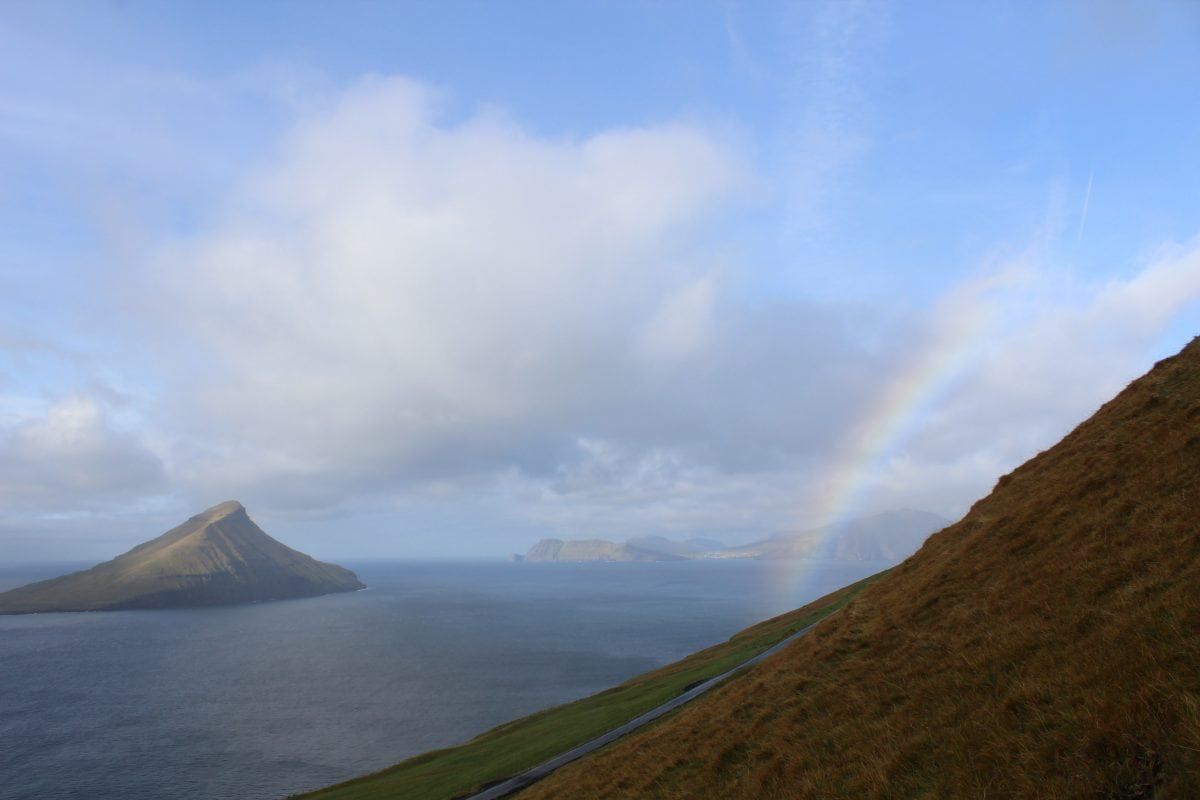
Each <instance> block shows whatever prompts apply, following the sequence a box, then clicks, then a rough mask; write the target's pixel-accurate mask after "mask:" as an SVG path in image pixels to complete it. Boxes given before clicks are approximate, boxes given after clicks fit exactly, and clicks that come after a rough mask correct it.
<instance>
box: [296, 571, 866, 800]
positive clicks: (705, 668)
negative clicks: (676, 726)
mask: <svg viewBox="0 0 1200 800" xmlns="http://www.w3.org/2000/svg"><path fill="white" fill-rule="evenodd" d="M876 577H878V576H876ZM875 579H876V578H875V577H873V578H867V579H866V580H864V581H859V582H858V583H855V584H852V585H851V586H847V587H845V588H843V589H839V590H838V591H836V592H833V593H831V594H828V595H826V596H825V597H822V598H821V599H819V600H815V601H813V602H812V603H809V604H808V605H806V606H804V607H803V608H800V609H797V610H796V611H791V612H788V613H787V614H783V615H781V616H778V617H775V618H774V619H769V620H767V621H766V622H761V623H759V624H758V625H755V626H753V627H751V628H747V629H746V630H744V631H742V632H741V633H738V634H736V635H735V636H733V637H732V638H730V639H729V640H728V641H727V642H724V643H722V644H719V645H716V646H714V647H710V648H708V649H707V650H702V651H700V652H699V653H694V654H693V655H690V656H688V657H687V658H685V659H683V660H682V661H678V662H676V663H674V664H669V665H667V666H665V667H663V668H661V669H658V670H655V671H654V672H650V673H647V674H645V675H640V676H638V677H636V678H634V679H632V680H630V681H627V682H626V683H623V684H621V685H620V686H617V687H615V688H612V689H609V690H608V691H605V692H601V693H600V694H597V695H593V696H591V697H587V698H584V699H583V700H579V701H576V702H574V703H568V704H567V705H564V706H558V707H556V708H551V709H548V710H546V711H542V712H540V713H538V714H534V715H532V716H529V717H525V718H523V719H519V720H516V721H515V722H510V723H507V724H505V725H501V726H500V727H498V728H495V729H493V730H490V731H488V732H487V733H484V734H482V735H480V736H478V737H476V738H475V739H472V740H471V741H470V742H467V743H466V744H463V745H460V746H458V747H451V748H448V749H445V750H437V751H434V752H432V753H425V754H424V755H420V756H417V757H416V758H411V759H409V760H408V761H404V762H402V763H400V764H397V765H396V766H394V767H390V768H388V769H386V770H383V771H382V772H377V773H375V774H373V775H367V776H365V777H362V778H358V779H356V780H353V781H349V782H347V783H343V784H339V785H337V786H332V787H330V788H328V789H323V790H321V791H319V792H314V793H312V794H309V795H304V797H306V798H320V799H321V800H383V798H398V797H402V798H405V800H449V799H450V798H453V797H459V796H462V795H465V794H468V793H470V792H473V791H475V790H477V789H479V788H481V787H482V786H484V785H485V784H489V783H491V782H493V781H497V780H500V779H502V778H507V777H510V776H512V775H517V774H519V773H521V772H523V771H525V770H526V769H529V768H530V767H533V766H536V765H537V764H540V763H542V762H543V761H545V760H547V759H549V758H551V757H552V756H556V755H558V754H559V753H561V752H563V751H565V750H569V749H571V748H572V747H574V746H575V745H578V744H582V743H583V742H586V741H588V740H590V739H593V738H595V737H596V736H599V735H600V734H602V733H604V732H606V731H609V730H611V729H613V728H615V727H617V726H618V725H620V724H621V723H623V722H626V721H628V720H630V719H633V718H634V717H636V716H638V715H639V714H641V713H642V712H644V711H648V710H650V709H651V708H654V707H655V706H658V705H661V704H662V703H664V702H666V701H667V700H669V699H671V698H672V697H676V696H677V695H679V694H681V693H683V691H684V690H685V689H686V688H688V687H690V686H692V685H693V684H696V683H699V682H701V681H703V680H706V679H708V678H711V677H713V676H714V675H720V674H721V673H722V672H725V671H726V670H728V669H731V668H733V667H735V666H737V665H738V664H740V663H742V662H743V661H745V660H746V659H748V658H750V657H752V656H754V655H757V654H758V653H761V652H762V651H763V650H766V649H767V648H768V647H770V646H771V645H773V644H775V643H776V642H778V641H780V640H781V639H784V638H786V637H787V636H789V635H791V634H792V633H794V632H795V631H798V630H800V629H801V628H803V627H805V626H807V625H810V624H812V623H813V622H816V621H817V620H819V619H823V618H824V617H826V616H828V615H829V614H831V613H833V612H834V611H836V610H837V609H839V608H841V607H842V606H843V605H845V604H846V603H847V602H848V601H849V600H850V598H851V597H853V596H854V595H855V594H857V593H858V592H859V591H861V590H862V588H863V587H864V586H866V585H867V584H868V583H870V582H871V581H873V580H875Z"/></svg>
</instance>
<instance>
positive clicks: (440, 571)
mask: <svg viewBox="0 0 1200 800" xmlns="http://www.w3.org/2000/svg"><path fill="white" fill-rule="evenodd" d="M347 566H349V567H351V568H353V569H354V570H355V571H356V572H358V574H359V577H360V578H362V580H363V581H364V582H365V583H366V584H368V586H369V588H368V589H366V590H364V591H360V592H354V593H350V594H339V595H327V596H325V597H318V598H311V599H306V600H288V601H283V602H275V603H263V604H258V605H249V606H229V607H223V608H206V609H187V610H166V611H120V612H108V613H87V614H34V615H28V616H0V798H3V799H4V800H16V798H21V800H26V798H28V799H30V800H33V799H35V798H36V800H67V799H68V798H80V799H82V798H87V800H173V799H174V798H181V799H182V798H188V800H227V799H228V800H232V798H237V799H238V800H260V799H262V800H266V799H267V798H271V799H274V798H282V797H284V796H286V795H288V794H291V793H294V792H300V791H304V790H307V789H314V788H317V787H320V786H324V785H327V784H330V783H335V782H337V781H342V780H345V779H347V778H351V777H354V776H356V775H359V774H362V773H364V772H369V771H372V770H377V769H380V768H382V767H385V766H387V765H389V764H392V763H394V762H396V761H399V760H401V759H404V758H407V757H409V756H412V755H415V754H417V753H421V752H423V751H426V750H430V749H433V748H437V747H445V746H447V745H451V744H455V743H458V742H462V741H464V740H466V739H469V738H471V737H472V736H474V735H475V734H478V733H481V732H482V731H484V730H486V729H488V728H490V727H492V726H495V725H497V724H499V723H502V722H506V721H508V720H511V719H513V718H515V717H519V716H523V715H525V714H529V713H531V712H533V711H537V710H539V709H542V708H546V707H547V706H552V705H556V704H558V703H563V702H566V701H569V700H574V699H576V698H579V697H583V696H586V695H589V694H592V693H594V692H598V691H600V690H602V689H606V688H608V687H610V686H613V685H615V684H617V683H620V682H622V681H624V680H626V679H627V678H629V677H632V676H634V675H637V674H639V673H641V672H645V671H647V670H650V669H654V668H655V667H658V666H660V665H662V664H666V663H668V662H671V661H674V660H677V659H679V658H682V657H683V656H686V655H687V654H689V653H691V652H694V651H696V650H699V649H701V648H703V647H707V646H709V645H712V644H715V643H717V642H719V641H722V640H724V639H726V638H728V637H729V636H730V635H731V634H733V633H735V632H737V631H738V630H740V629H742V628H744V627H746V626H747V625H750V624H753V623H755V622H758V621H760V620H762V619H766V618H767V617H770V616H773V615H774V614H777V613H780V612H783V611H786V610H789V609H791V608H794V607H796V606H799V605H802V604H803V603H805V602H807V601H808V600H811V599H814V598H816V597H819V596H821V595H822V594H825V593H827V592H829V591H832V590H833V589H836V588H838V587H840V586H843V585H845V584H847V583H850V582H852V581H854V580H857V579H858V578H860V577H864V576H866V575H869V574H872V573H874V572H877V571H879V570H880V569H882V568H883V567H885V566H886V565H885V564H880V563H874V562H853V563H846V562H842V563H837V562H809V563H807V564H805V565H803V566H802V567H800V568H798V569H797V570H796V572H797V573H798V574H800V575H801V576H802V577H801V578H800V579H799V580H798V581H796V582H795V585H793V586H790V587H789V588H788V589H787V590H786V591H782V592H781V591H780V590H779V589H778V586H777V583H778V582H777V581H775V580H773V575H772V570H778V567H777V566H776V567H772V565H770V564H766V563H762V562H756V561H695V562H676V563H649V564H523V563H506V562H499V561H497V562H488V561H476V562H467V561H442V562H411V561H393V562H382V561H377V562H369V563H352V562H350V563H347ZM79 567H80V565H59V566H47V565H37V566H36V567H27V568H20V567H13V566H4V567H2V568H0V590H3V589H8V588H12V587H14V586H18V585H21V584H23V583H27V582H29V581H32V580H39V579H42V578H45V577H51V576H53V575H58V574H62V573H63V572H66V571H70V569H77V568H79ZM773 586H774V587H775V588H774V589H773V588H772V587H773Z"/></svg>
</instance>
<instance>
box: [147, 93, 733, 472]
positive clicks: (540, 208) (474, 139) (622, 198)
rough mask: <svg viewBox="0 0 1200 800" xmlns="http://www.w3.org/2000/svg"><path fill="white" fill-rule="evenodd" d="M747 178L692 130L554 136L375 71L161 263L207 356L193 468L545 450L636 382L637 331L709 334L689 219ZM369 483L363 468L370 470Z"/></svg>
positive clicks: (340, 467)
mask: <svg viewBox="0 0 1200 800" xmlns="http://www.w3.org/2000/svg"><path fill="white" fill-rule="evenodd" d="M742 181H743V175H742V171H741V169H740V167H739V163H738V159H737V158H736V156H735V155H734V154H732V153H731V152H730V151H729V150H728V148H726V147H724V146H723V145H722V144H721V142H720V141H718V140H717V139H715V138H714V137H713V136H711V135H710V134H708V133H706V132H704V131H702V130H699V129H695V128H692V127H688V126H683V125H672V124H668V125H661V126H656V127H649V128H629V129H616V130H609V131H604V132H600V133H597V134H595V135H592V136H589V137H584V138H578V139H547V138H542V137H537V136H535V135H533V134H531V133H530V132H528V131H525V130H523V129H522V128H520V127H519V126H517V125H516V124H514V123H513V122H511V121H509V120H507V119H505V118H504V117H503V116H502V115H500V114H498V113H496V112H491V111H485V112H483V113H480V114H478V115H475V116H473V117H470V118H468V119H466V120H464V121H461V122H456V123H447V122H444V121H443V120H442V116H441V115H440V113H439V99H438V97H437V96H436V95H434V94H433V93H431V92H430V91H429V90H428V89H427V88H425V87H423V86H422V85H420V84H417V83H414V82H412V81H408V80H405V79H375V80H370V81H366V82H364V83H362V84H360V85H359V86H357V87H355V88H354V89H352V90H351V91H349V92H348V93H347V94H346V95H345V96H344V97H342V98H341V99H340V100H339V101H338V102H337V103H336V104H335V105H334V106H333V107H332V108H330V109H328V110H327V112H326V113H324V114H322V115H314V116H312V117H310V118H308V119H306V120H305V121H304V122H302V123H301V124H300V125H299V126H298V127H297V128H296V130H295V131H293V133H292V134H291V135H290V136H289V137H288V138H287V141H286V144H285V146H284V147H283V149H282V152H281V154H280V155H279V157H278V158H277V159H276V160H275V161H274V163H272V164H271V165H270V166H269V167H267V168H266V169H264V170H262V171H261V172H260V173H258V174H257V175H256V176H254V178H253V179H252V180H251V181H249V182H248V183H247V185H246V186H245V187H243V189H242V190H241V191H240V192H239V193H238V195H237V196H236V197H235V198H234V199H233V200H232V201H231V203H230V204H229V208H228V210H227V213H226V214H225V215H224V219H223V220H222V221H221V222H220V223H219V224H217V225H216V226H215V227H213V228H212V229H211V230H209V231H208V232H207V233H205V234H203V235H202V236H200V237H199V238H197V239H196V240H195V241H191V242H187V243H183V244H180V245H177V246H175V247H173V248H172V249H171V250H170V251H169V252H168V253H166V254H165V255H164V257H163V258H162V259H161V260H160V261H159V262H158V263H157V264H155V265H154V269H155V270H156V271H157V272H156V274H155V276H154V279H153V291H154V293H155V296H154V297H153V298H152V300H153V301H154V302H157V303H160V304H162V305H163V306H164V307H165V308H166V309H167V311H168V314H169V319H164V320H163V324H164V325H170V326H172V327H176V328H181V329H182V330H183V331H184V333H185V334H186V336H187V337H189V341H190V344H191V345H192V346H193V347H194V348H196V349H197V350H198V351H199V352H200V353H202V354H203V355H202V356H201V358H200V359H199V360H198V364H199V365H200V368H199V369H194V367H195V365H189V367H188V370H187V372H186V373H182V372H181V373H177V374H176V375H175V381H176V389H177V390H178V393H177V394H174V395H172V396H171V398H170V402H171V403H172V405H173V406H174V405H179V406H181V407H188V408H190V410H191V412H192V413H193V419H194V420H195V437H194V438H195V439H197V440H200V441H202V443H203V446H201V447H198V448H194V449H193V450H192V451H191V452H189V453H188V454H187V456H188V457H187V459H186V463H184V459H182V458H181V459H179V462H178V468H179V470H180V472H181V473H183V474H185V475H188V476H189V480H193V481H197V482H200V483H204V482H207V481H213V482H221V481H227V482H230V483H234V482H235V481H253V480H255V479H257V478H259V477H270V478H275V477H279V476H281V475H286V476H287V477H288V479H292V480H299V479H302V478H304V477H306V476H309V477H312V476H322V477H324V476H329V475H334V474H336V475H338V476H340V477H341V478H343V479H344V478H346V477H347V476H354V480H363V479H364V478H363V476H364V475H375V476H377V478H378V480H380V481H381V482H383V483H387V482H389V481H395V480H402V479H407V478H414V477H417V478H419V477H423V476H433V475H437V474H440V473H443V472H446V471H450V472H462V471H469V470H471V469H490V468H494V467H495V466H496V465H497V464H505V463H511V462H513V461H522V460H524V461H529V460H531V459H532V460H535V461H536V460H537V459H538V458H541V457H542V456H541V455H540V454H539V451H543V450H547V449H553V448H555V447H559V446H561V444H562V442H565V441H567V439H564V435H566V436H570V435H574V433H575V432H576V431H577V430H578V429H581V428H586V427H587V426H588V425H589V424H590V423H591V420H592V418H593V417H594V415H595V413H596V410H597V408H598V407H599V406H605V405H609V404H611V403H612V402H613V395H614V394H616V395H618V402H620V395H622V394H625V395H628V394H629V393H630V392H633V391H636V389H637V385H638V383H639V381H638V380H631V379H630V378H631V371H632V377H634V378H636V376H637V374H638V373H637V370H639V369H640V368H639V367H638V366H637V365H636V364H635V363H634V362H635V361H636V360H637V356H638V350H639V347H640V346H641V345H642V341H641V340H640V339H639V336H640V335H641V334H640V333H639V332H642V331H647V330H649V331H650V332H649V333H648V334H647V336H649V337H650V339H651V340H653V341H654V342H655V343H654V344H652V345H651V346H652V347H657V348H660V349H661V348H666V349H668V350H671V351H672V352H676V351H679V350H680V348H688V347H696V346H699V344H700V342H701V340H702V334H703V328H704V323H705V316H706V314H707V312H708V310H709V308H710V307H711V304H712V289H711V288H707V283H706V281H707V280H708V279H707V278H706V277H705V276H706V274H707V272H706V269H707V264H706V259H704V258H703V257H702V255H701V254H700V253H699V252H698V250H697V249H696V247H695V241H696V238H695V236H696V231H697V230H698V229H699V226H700V225H701V224H702V223H703V222H704V221H705V220H706V219H707V218H708V216H709V214H710V213H711V212H712V211H713V210H714V209H716V208H717V207H718V206H719V205H721V204H723V203H727V202H729V201H730V199H731V198H732V197H733V196H734V195H735V194H736V192H737V191H738V190H739V187H740V186H741V184H742ZM366 479H367V480H370V478H366Z"/></svg>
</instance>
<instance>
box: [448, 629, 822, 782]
mask: <svg viewBox="0 0 1200 800" xmlns="http://www.w3.org/2000/svg"><path fill="white" fill-rule="evenodd" d="M830 616H832V615H827V616H825V617H823V618H822V619H821V620H818V621H817V622H814V623H813V624H812V625H809V626H807V627H805V628H801V629H800V630H798V631H796V632H795V633H793V634H792V635H791V636H788V637H787V638H786V639H783V640H781V641H779V642H776V643H775V644H773V645H771V646H770V647H768V648H767V649H766V650H764V651H762V652H761V653H759V654H758V655H756V656H754V657H753V658H748V659H746V660H745V661H743V662H742V663H740V664H738V665H737V666H736V667H734V668H733V669H730V670H726V671H725V672H722V673H721V674H720V675H717V676H716V677H714V678H709V679H708V680H706V681H704V682H703V683H701V684H698V685H697V686H693V687H692V688H691V689H688V690H687V691H686V692H684V693H683V694H681V695H679V696H678V697H675V698H672V699H671V700H668V701H667V702H665V703H663V704H662V705H661V706H657V707H655V708H652V709H650V710H649V711H647V712H646V713H644V714H642V715H641V716H639V717H634V718H633V719H631V720H629V722H626V723H625V724H624V725H620V726H618V727H616V728H613V729H612V730H611V731H609V732H608V733H603V734H601V735H599V736H597V737H596V738H595V739H592V740H591V741H589V742H584V743H583V744H581V745H579V746H578V747H576V748H574V749H572V750H568V751H567V752H565V753H563V754H561V755H557V756H555V757H554V758H552V759H550V760H549V761H544V762H542V763H541V764H538V765H537V766H536V767H534V768H533V769H531V770H528V771H526V772H522V773H521V774H520V775H517V776H516V777H513V778H506V779H505V780H502V781H500V782H499V783H496V784H493V785H492V786H489V787H488V788H486V789H484V790H483V791H481V792H477V793H475V794H470V795H466V796H464V797H461V798H459V799H458V800H496V798H499V797H507V796H508V795H510V794H512V793H513V792H518V791H520V790H521V789H524V788H525V787H526V786H529V785H530V784H531V783H534V782H535V781H539V780H541V779H542V778H544V777H546V776H547V775H549V774H550V773H551V772H554V770H556V769H558V768H559V767H563V766H566V765H567V764H570V763H571V762H572V761H575V760H576V759H579V758H582V757H583V756H586V755H587V754H588V753H591V752H594V751H596V750H599V749H600V748H601V747H604V746H605V745H606V744H611V743H612V742H615V741H616V740H617V739H620V738H621V737H622V736H624V735H626V734H628V733H632V732H633V731H636V730H637V729H638V728H640V727H642V726H643V725H648V724H649V723H651V722H653V721H654V720H656V719H658V718H659V717H661V716H663V715H664V714H669V713H671V712H672V711H674V710H675V709H677V708H679V707H680V706H682V705H684V704H685V703H688V702H690V701H692V700H695V699H696V698H697V697H699V696H700V695H702V694H704V693H705V692H707V691H709V690H710V689H713V688H715V687H716V686H717V685H718V684H720V683H721V682H722V681H724V680H726V679H727V678H729V677H731V676H733V675H735V674H736V673H738V672H741V671H742V670H744V669H746V668H747V667H751V666H754V665H755V664H757V663H758V662H760V661H762V660H763V659H764V658H768V657H769V656H772V655H774V654H775V653H778V652H779V651H780V650H782V649H783V648H785V647H787V646H788V645H789V644H791V643H792V642H794V641H796V640H797V639H799V638H800V637H801V636H804V635H805V634H806V633H808V632H809V631H811V630H812V629H813V628H815V627H817V626H818V625H820V624H821V622H823V621H824V620H826V619H829V617H830Z"/></svg>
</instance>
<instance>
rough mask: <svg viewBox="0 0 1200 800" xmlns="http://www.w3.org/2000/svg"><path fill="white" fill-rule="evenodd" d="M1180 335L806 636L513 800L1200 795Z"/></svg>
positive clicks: (1199, 690) (1197, 395)
mask: <svg viewBox="0 0 1200 800" xmlns="http://www.w3.org/2000/svg"><path fill="white" fill-rule="evenodd" d="M1198 487H1200V339H1197V340H1194V341H1193V342H1192V344H1190V345H1189V346H1188V347H1187V348H1185V349H1184V351H1183V352H1182V353H1181V354H1180V355H1178V356H1176V357H1174V358H1172V359H1168V360H1166V361H1164V362H1161V363H1159V364H1158V365H1156V366H1155V368H1154V369H1153V370H1152V371H1151V372H1150V373H1149V374H1148V375H1146V376H1144V377H1143V378H1141V379H1139V380H1138V381H1135V382H1134V383H1133V384H1131V385H1130V387H1129V388H1128V389H1126V391H1124V392H1123V393H1122V394H1121V395H1120V396H1118V397H1117V398H1116V399H1114V400H1113V401H1111V402H1109V403H1108V404H1106V405H1105V406H1104V407H1103V408H1102V409H1101V410H1100V411H1099V412H1097V413H1096V414H1095V416H1093V417H1092V418H1091V419H1090V420H1088V421H1087V422H1085V423H1083V424H1082V425H1080V426H1079V427H1078V428H1076V430H1075V431H1073V432H1072V433H1071V434H1070V435H1069V436H1067V437H1066V438H1065V439H1064V440H1063V441H1062V442H1060V443H1059V444H1058V445H1056V446H1055V447H1054V448H1052V449H1051V450H1048V451H1046V452H1044V453H1041V454H1040V455H1038V456H1037V457H1035V458H1033V459H1032V460H1030V461H1029V462H1028V463H1026V464H1025V465H1024V466H1022V467H1020V468H1019V469H1017V470H1015V471H1014V472H1013V473H1011V474H1009V475H1006V476H1005V477H1003V478H1001V479H1000V481H999V483H998V484H997V486H996V489H995V490H994V491H993V492H992V494H991V495H989V496H988V497H987V498H985V499H984V500H981V501H979V502H978V503H976V504H975V506H974V507H973V508H972V509H971V511H970V513H969V514H968V515H967V516H966V517H965V518H964V519H963V520H962V521H961V522H959V523H957V524H956V525H953V526H951V527H949V528H947V529H946V530H944V531H942V532H940V533H938V534H935V535H934V536H933V537H932V538H931V539H930V540H929V542H928V543H927V544H926V545H925V546H924V547H923V548H922V549H921V550H920V552H918V553H917V554H916V555H914V556H913V557H912V558H910V559H909V560H908V561H907V562H905V563H904V564H903V565H901V566H900V567H898V568H896V569H895V570H894V571H893V572H892V573H891V574H889V575H888V576H886V577H885V578H883V579H882V580H880V581H879V582H878V583H876V584H874V585H873V586H871V587H869V588H868V589H866V590H865V591H864V592H863V593H862V594H861V595H859V597H858V598H857V599H855V600H854V601H853V602H851V603H850V605H848V606H847V607H846V608H845V609H844V610H843V611H842V613H840V614H838V615H836V616H835V617H832V618H830V619H829V620H828V621H826V622H825V623H824V624H822V626H821V627H820V628H818V629H817V631H816V632H814V633H813V634H812V635H810V636H808V637H806V638H804V639H802V640H800V641H799V642H797V643H796V644H795V645H793V646H792V647H791V648H789V649H788V650H786V651H784V652H783V653H781V654H779V655H778V656H776V657H774V658H772V659H771V660H769V661H767V662H764V663H763V664H762V665H760V666H759V667H757V668H755V669H754V670H753V671H752V672H750V673H749V674H747V675H745V676H743V677H741V678H739V679H736V680H734V681H732V682H730V683H729V684H728V685H726V686H725V687H723V688H721V689H720V690H718V691H716V692H714V693H713V694H712V695H710V696H708V697H706V698H702V699H701V700H699V701H697V702H696V703H695V704H693V705H691V706H689V707H687V708H685V709H684V710H682V711H681V712H680V713H678V714H677V715H675V716H673V717H671V718H670V719H668V720H666V721H664V722H662V723H660V724H658V725H656V726H654V727H652V728H650V729H648V730H647V731H645V732H643V733H641V734H638V735H635V736H632V737H630V738H628V739H626V740H623V741H622V742H619V743H617V744H615V745H614V746H612V747H611V748H608V749H606V750H605V751H603V752H601V753H599V754H597V755H595V756H593V757H590V758H587V759H583V760H581V761H579V762H577V763H575V764H573V765H571V766H569V767H567V768H565V769H563V770H561V771H559V772H558V773H556V774H555V775H553V776H551V777H550V778H548V779H547V780H545V781H543V782H542V783H540V784H537V785H535V786H534V787H532V788H531V789H530V790H528V791H527V792H525V793H523V794H522V797H525V798H530V800H533V798H701V797H703V798H793V797H794V798H806V797H814V798H816V797H822V798H823V797H846V798H892V797H929V798H934V797H938V798H941V797H947V798H968V797H972V798H1012V797H1021V798H1025V797H1029V798H1067V797H1071V798H1077V797H1078V798H1085V797H1086V798H1113V799H1114V800H1117V799H1128V800H1133V799H1134V798H1151V797H1169V798H1197V797H1200V492H1198Z"/></svg>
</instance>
